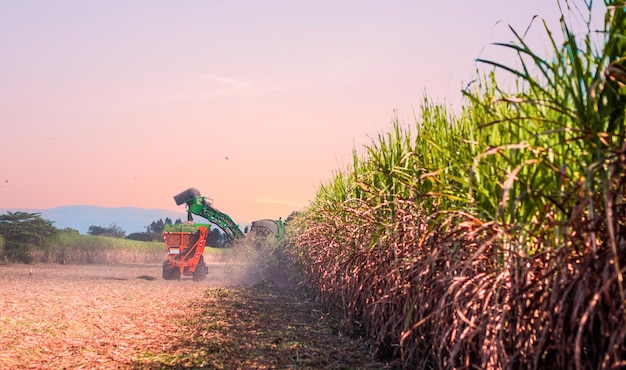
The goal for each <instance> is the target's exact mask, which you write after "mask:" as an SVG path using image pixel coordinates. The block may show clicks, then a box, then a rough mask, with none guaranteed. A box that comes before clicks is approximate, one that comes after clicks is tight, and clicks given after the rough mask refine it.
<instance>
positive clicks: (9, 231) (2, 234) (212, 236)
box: [0, 212, 226, 263]
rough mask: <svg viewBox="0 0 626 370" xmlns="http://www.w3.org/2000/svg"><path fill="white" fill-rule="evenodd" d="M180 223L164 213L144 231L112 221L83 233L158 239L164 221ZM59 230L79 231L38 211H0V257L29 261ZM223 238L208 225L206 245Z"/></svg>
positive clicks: (221, 241)
mask: <svg viewBox="0 0 626 370" xmlns="http://www.w3.org/2000/svg"><path fill="white" fill-rule="evenodd" d="M180 223H182V221H181V220H180V219H177V220H175V221H172V219H170V218H169V217H166V218H165V220H163V219H159V220H155V221H152V222H151V223H150V225H147V226H146V231H144V232H136V233H131V234H129V235H126V231H125V230H123V229H122V228H121V227H120V226H118V225H116V224H115V223H112V224H111V225H109V226H108V227H103V226H97V225H91V226H90V227H89V229H88V231H87V233H88V234H89V235H94V236H106V237H111V238H120V239H130V240H137V241H162V240H163V228H164V227H165V225H168V224H169V225H177V224H180ZM61 233H75V234H79V232H78V230H76V229H72V228H69V227H67V228H64V229H59V228H57V227H55V226H54V225H53V221H49V220H46V219H44V218H42V217H41V214H40V213H29V212H7V213H6V214H3V215H0V259H2V260H4V261H5V262H8V261H16V262H23V263H31V262H32V261H33V258H32V255H31V252H33V251H35V250H38V249H39V250H42V249H46V248H47V247H48V246H49V245H50V244H51V243H53V242H54V241H55V240H56V238H57V237H58V236H59V235H60V234H61ZM225 242H226V240H225V236H224V235H223V234H222V233H221V232H220V231H219V230H218V229H217V228H211V230H210V231H209V234H208V236H207V245H210V246H212V247H223V246H224V244H225Z"/></svg>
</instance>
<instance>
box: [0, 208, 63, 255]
mask: <svg viewBox="0 0 626 370" xmlns="http://www.w3.org/2000/svg"><path fill="white" fill-rule="evenodd" d="M58 232H59V231H58V230H57V229H56V228H55V227H54V226H53V225H52V222H50V221H47V220H44V219H43V218H41V216H40V214H39V213H27V212H7V213H6V214H4V215H0V236H1V239H0V247H2V248H0V253H1V256H2V257H3V258H4V259H5V260H16V261H20V262H24V263H30V262H32V259H33V257H32V253H33V252H34V251H37V250H45V249H46V248H47V247H48V246H49V244H50V243H53V242H54V240H55V239H56V237H57V235H58Z"/></svg>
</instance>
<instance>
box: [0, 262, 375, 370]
mask: <svg viewBox="0 0 626 370" xmlns="http://www.w3.org/2000/svg"><path fill="white" fill-rule="evenodd" d="M31 271H32V275H31ZM228 271H229V270H228V266H226V265H224V264H223V263H216V262H213V263H209V275H208V277H207V280H205V281H202V282H194V281H192V280H191V279H182V280H181V281H165V280H163V279H162V278H161V266H160V265H157V264H155V265H145V264H141V265H136V264H119V265H55V264H38V265H32V266H29V265H0V364H1V366H2V368H11V369H128V368H137V369H143V368H154V369H162V368H223V369H231V368H232V369H237V368H241V369H244V368H292V367H298V368H307V367H308V368H316V367H319V366H324V364H326V365H328V366H330V367H335V365H336V366H337V367H361V368H364V367H372V366H374V365H373V364H372V366H370V364H369V363H370V361H368V360H367V359H366V358H367V356H366V355H365V353H366V351H365V349H364V347H363V346H362V345H360V344H359V343H356V342H354V341H352V340H349V339H348V338H347V337H345V336H343V335H342V334H341V333H340V332H338V331H337V329H333V328H332V327H331V326H329V325H328V324H329V322H328V320H327V316H326V315H324V314H322V313H321V312H320V311H318V310H317V309H316V308H315V305H313V304H312V303H311V302H309V301H308V300H306V299H305V298H303V297H301V296H298V295H294V293H293V292H291V291H285V290H281V289H279V288H278V287H276V286H275V285H273V284H271V283H267V284H256V285H255V286H249V285H245V284H242V281H240V280H239V279H237V278H235V277H234V275H231V274H229V273H228Z"/></svg>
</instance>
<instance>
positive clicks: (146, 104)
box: [0, 0, 601, 220]
mask: <svg viewBox="0 0 626 370" xmlns="http://www.w3.org/2000/svg"><path fill="white" fill-rule="evenodd" d="M579 3H580V2H579ZM535 14H537V15H539V16H540V17H542V18H545V19H546V21H548V23H549V25H551V26H552V27H554V25H555V24H556V22H557V21H558V16H559V14H558V7H557V3H556V1H550V0H527V1H518V0H516V1H513V0H484V1H480V0H479V1H452V2H447V3H446V6H445V7H444V6H443V5H442V3H440V2H435V1H403V0H400V1H379V0H376V1H374V0H365V1H362V0H361V1H325V0H323V1H315V2H306V3H305V2H300V1H286V0H284V1H275V0H272V1H184V2H175V1H154V0H142V1H119V0H115V1H101V2H93V1H47V2H43V1H29V0H20V1H9V0H0V45H1V46H2V47H0V128H1V130H0V132H1V134H0V135H1V136H0V137H1V138H2V143H1V144H0V208H24V209H27V208H49V207H55V206H61V205H75V204H88V205H98V206H106V207H121V206H136V207H144V208H162V209H171V210H176V211H184V208H182V207H177V206H176V205H175V203H174V201H173V199H172V196H173V195H175V194H177V193H179V192H181V191H183V190H185V189H187V188H189V187H196V188H198V189H199V190H200V191H202V193H203V195H205V196H207V197H209V198H212V199H214V206H215V207H217V208H218V209H220V210H221V211H223V212H226V213H228V214H229V215H230V216H231V217H233V218H234V219H237V220H253V219H257V218H278V217H280V216H282V217H286V216H287V215H289V213H290V212H291V211H294V210H299V209H302V208H303V207H305V206H306V205H307V204H309V202H310V201H312V200H313V199H314V196H315V192H316V189H317V187H318V185H319V184H321V183H324V182H326V181H328V180H329V179H331V178H332V176H333V173H334V172H335V171H337V170H341V169H343V168H345V166H346V165H348V164H349V162H350V157H351V152H352V150H353V148H357V149H358V148H359V147H360V146H361V145H363V144H365V143H367V142H369V141H370V138H371V137H375V136H376V135H377V134H378V133H379V132H381V131H384V130H386V129H387V128H388V127H389V123H390V121H391V120H392V118H393V117H394V111H397V112H398V113H397V114H398V116H399V118H400V120H401V121H404V122H407V124H408V123H409V122H411V117H412V116H413V113H414V111H417V110H418V108H419V106H420V104H421V102H422V100H423V96H424V93H426V94H427V95H428V96H429V97H431V98H432V99H433V100H434V101H436V102H440V103H442V102H446V103H449V104H452V105H454V106H458V105H459V104H460V96H461V94H460V89H461V87H462V86H464V85H465V84H466V83H467V82H468V81H470V80H471V79H473V76H474V75H475V69H476V63H475V62H474V59H475V58H477V57H479V56H481V57H488V58H492V59H496V60H499V61H506V60H509V59H507V58H508V57H507V56H506V55H500V54H499V52H500V51H499V50H498V49H496V48H494V47H492V46H490V45H489V44H490V43H492V42H495V41H509V40H511V39H512V36H511V34H510V33H509V32H508V29H507V26H506V25H507V24H510V25H512V26H513V27H515V28H516V29H518V30H520V31H521V32H523V30H524V29H525V28H526V26H527V25H528V24H529V22H530V20H531V18H532V16H533V15H535ZM597 20H598V22H600V21H601V19H600V17H598V18H597ZM498 21H502V23H497V22H498ZM534 30H535V31H534V34H537V35H539V34H541V25H540V24H539V23H537V24H536V25H535V28H534ZM553 30H554V31H555V32H556V33H558V29H557V28H554V29H553ZM227 157H228V159H226V158H227Z"/></svg>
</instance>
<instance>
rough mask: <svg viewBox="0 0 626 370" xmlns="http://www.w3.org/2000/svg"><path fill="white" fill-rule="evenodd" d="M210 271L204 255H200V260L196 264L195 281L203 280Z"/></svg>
mask: <svg viewBox="0 0 626 370" xmlns="http://www.w3.org/2000/svg"><path fill="white" fill-rule="evenodd" d="M208 272H209V267H208V266H207V265H206V263H204V257H200V261H199V262H198V265H197V266H196V269H195V270H194V271H193V280H194V281H202V280H204V279H206V275H207V273H208Z"/></svg>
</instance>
